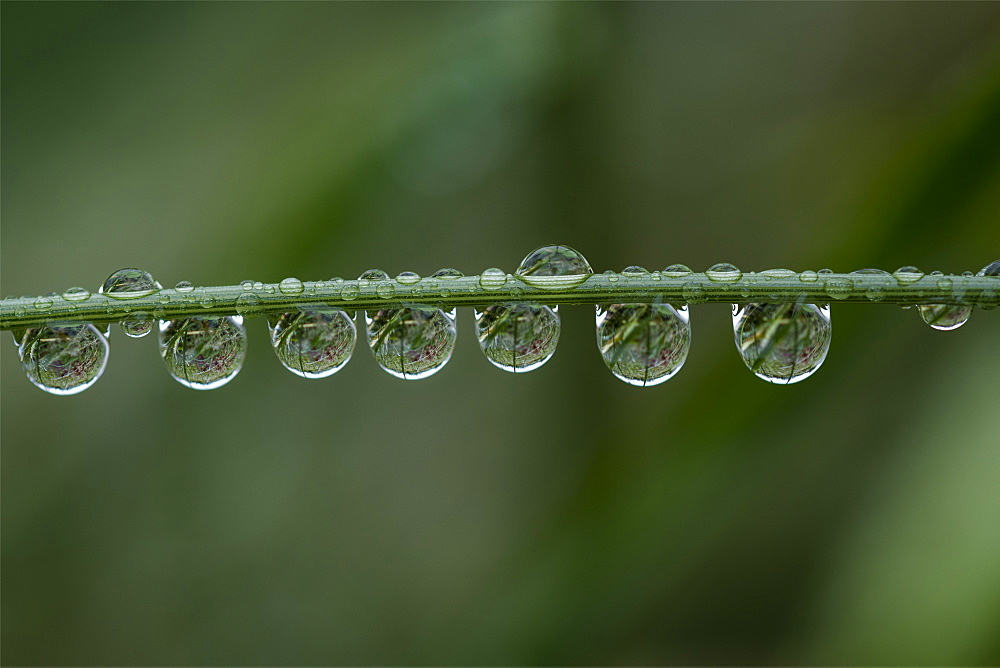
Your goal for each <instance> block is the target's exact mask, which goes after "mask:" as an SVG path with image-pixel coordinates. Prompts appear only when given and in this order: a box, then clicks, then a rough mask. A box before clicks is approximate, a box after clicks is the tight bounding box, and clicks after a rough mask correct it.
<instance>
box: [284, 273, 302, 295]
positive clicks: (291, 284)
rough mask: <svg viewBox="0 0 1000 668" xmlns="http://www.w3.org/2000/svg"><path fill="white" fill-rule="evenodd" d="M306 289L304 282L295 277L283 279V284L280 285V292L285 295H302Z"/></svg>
mask: <svg viewBox="0 0 1000 668" xmlns="http://www.w3.org/2000/svg"><path fill="white" fill-rule="evenodd" d="M304 289H305V287H304V286H303V285H302V281H300V280H299V279H297V278H293V277H289V278H286V279H283V280H282V281H281V283H278V291H279V292H281V294H283V295H300V294H302V291H303V290H304Z"/></svg>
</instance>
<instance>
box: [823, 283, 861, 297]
mask: <svg viewBox="0 0 1000 668" xmlns="http://www.w3.org/2000/svg"><path fill="white" fill-rule="evenodd" d="M823 286H824V287H825V288H826V294H828V295H830V296H831V297H833V298H834V299H845V298H846V297H848V296H849V295H850V294H851V291H853V290H854V281H852V280H851V279H849V278H828V279H827V280H826V282H824V284H823Z"/></svg>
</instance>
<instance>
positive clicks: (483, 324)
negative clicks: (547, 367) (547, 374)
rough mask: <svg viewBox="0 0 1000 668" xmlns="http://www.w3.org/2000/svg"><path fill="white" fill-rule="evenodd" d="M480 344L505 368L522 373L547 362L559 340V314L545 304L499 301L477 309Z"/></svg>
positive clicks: (495, 361)
mask: <svg viewBox="0 0 1000 668" xmlns="http://www.w3.org/2000/svg"><path fill="white" fill-rule="evenodd" d="M475 314H476V336H477V338H478V339H479V347H480V348H481V349H482V351H483V353H484V354H485V355H486V359H488V360H489V361H490V362H491V363H493V364H494V365H496V366H497V367H499V368H501V369H503V370H504V371H511V372H514V373H522V372H525V371H531V370H533V369H537V368H538V367H540V366H542V365H543V364H545V363H546V362H548V361H549V360H550V359H551V358H552V355H554V354H555V352H556V345H557V344H558V343H559V329H560V322H559V315H558V314H557V313H556V312H555V311H553V310H552V309H551V308H549V307H548V306H542V305H533V304H498V305H495V306H488V307H486V308H485V309H483V310H479V309H476V311H475Z"/></svg>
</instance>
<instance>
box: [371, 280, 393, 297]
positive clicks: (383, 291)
mask: <svg viewBox="0 0 1000 668" xmlns="http://www.w3.org/2000/svg"><path fill="white" fill-rule="evenodd" d="M375 294H377V295H378V296H379V297H381V298H382V299H389V298H391V297H392V296H393V295H394V294H396V288H395V286H393V284H392V283H389V282H385V283H379V284H378V286H377V287H376V288H375Z"/></svg>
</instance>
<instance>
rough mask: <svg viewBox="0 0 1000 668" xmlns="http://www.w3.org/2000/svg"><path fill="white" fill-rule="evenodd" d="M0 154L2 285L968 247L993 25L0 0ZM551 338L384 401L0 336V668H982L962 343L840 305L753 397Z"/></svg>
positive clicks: (588, 343)
mask: <svg viewBox="0 0 1000 668" xmlns="http://www.w3.org/2000/svg"><path fill="white" fill-rule="evenodd" d="M2 130H3V151H2V283H3V287H2V290H3V294H16V295H21V294H26V295H32V294H44V293H46V292H49V291H52V290H57V291H61V290H64V289H66V288H68V287H70V286H75V285H82V286H84V287H87V288H89V289H96V288H97V286H99V285H100V284H101V283H102V281H103V280H104V278H105V277H106V276H107V275H108V274H109V273H111V272H112V271H113V270H115V269H118V268H120V267H125V266H138V267H142V268H144V269H147V270H149V271H151V272H152V273H153V274H154V275H155V276H156V277H157V278H158V279H159V280H160V281H161V282H162V283H163V284H165V285H173V284H174V283H176V282H177V281H180V280H189V281H192V282H194V283H195V284H203V285H210V284H221V283H235V282H237V281H240V280H243V279H247V278H250V279H254V280H267V281H276V280H280V279H281V278H284V277H285V276H298V277H300V278H302V279H304V280H316V279H326V278H329V277H331V276H345V277H353V276H356V275H358V274H360V273H361V272H362V271H364V270H365V269H369V268H371V267H379V268H382V269H385V270H387V271H389V272H390V273H392V274H395V273H397V272H399V271H402V270H412V271H416V272H418V273H420V274H422V275H426V274H429V273H431V272H433V271H434V270H436V269H438V268H440V267H444V266H455V267H457V268H459V269H461V270H462V271H464V272H466V273H477V272H479V271H480V270H482V269H483V268H485V267H490V266H500V267H504V268H507V269H508V270H512V269H514V268H515V267H516V266H517V263H518V262H519V261H520V259H521V257H523V256H524V254H526V253H527V252H529V251H530V250H532V249H533V248H535V247H537V246H540V245H544V244H551V243H563V244H569V245H571V246H574V247H576V248H578V249H579V250H581V251H582V252H583V253H584V254H585V255H587V257H588V259H589V260H590V261H591V263H592V264H593V265H594V267H595V269H597V270H598V271H603V270H605V269H609V268H613V269H621V268H622V267H624V266H626V265H630V264H642V265H645V266H646V267H648V268H650V269H660V268H663V267H664V266H666V265H668V264H671V263H674V262H682V263H685V264H689V265H691V266H692V267H694V268H695V269H697V270H704V269H705V268H706V267H707V266H709V265H711V264H713V263H715V262H721V261H727V262H733V263H735V264H737V265H738V266H739V267H741V268H743V269H744V270H761V269H767V268H776V267H788V268H792V269H796V270H801V269H807V268H811V269H819V268H821V267H831V268H833V269H835V270H837V271H850V270H854V269H860V268H864V267H878V268H882V269H887V270H890V271H891V270H893V269H895V268H897V267H899V266H901V265H906V264H915V265H917V266H919V267H921V268H922V269H924V270H925V271H930V270H934V269H937V270H942V271H945V272H949V273H950V272H955V273H960V272H962V271H965V270H972V271H976V270H978V269H979V268H981V267H982V266H984V265H985V264H987V263H988V262H990V261H992V260H995V259H997V257H1000V224H998V218H1000V216H998V212H1000V4H991V3H961V4H957V5H946V4H934V3H917V4H903V5H897V4H854V3H840V4H801V5H800V4H784V3H780V4H754V5H736V4H707V5H701V4H626V5H619V4H614V5H611V4H534V3H524V4H473V5H462V4H377V5H363V4H311V3H289V4H284V3H273V4H272V3H247V4H240V3H204V4H203V3H162V4H158V3H149V4H147V3H107V4H105V3H72V4H63V3H11V2H5V3H3V6H2ZM562 315H563V335H562V341H561V343H560V347H559V351H558V352H557V353H556V356H555V357H554V358H553V360H552V361H551V362H550V363H549V364H548V365H546V366H545V367H543V368H542V369H540V370H538V371H536V372H533V373H529V374H524V375H523V376H514V375H512V374H506V373H503V372H501V371H499V370H497V369H495V368H494V367H493V366H491V365H490V364H489V363H487V361H486V360H485V358H484V357H483V356H482V354H481V353H480V351H479V350H478V346H477V344H476V342H475V338H474V336H473V335H472V331H471V330H472V314H471V313H468V312H461V313H460V314H459V334H460V337H459V342H458V346H457V349H456V352H455V355H454V358H453V360H452V361H451V363H450V364H449V365H448V366H447V367H446V368H445V369H444V370H442V371H441V372H440V373H439V374H437V375H435V376H433V377H432V378H429V379H427V380H423V381H419V382H403V381H400V380H397V379H394V378H391V377H390V376H388V375H386V374H385V373H383V372H381V371H380V370H379V369H378V368H377V367H376V365H375V363H374V361H373V360H372V358H371V356H370V354H369V353H368V352H367V351H366V350H365V349H364V348H363V347H359V348H358V350H357V352H356V354H355V359H354V360H353V361H352V362H351V363H350V364H349V365H348V366H347V367H346V368H345V369H344V370H342V371H341V372H340V373H338V374H337V375H335V376H334V377H332V378H329V379H326V380H322V381H306V380H303V379H300V378H298V377H295V376H293V375H292V374H290V373H288V372H287V371H285V370H284V369H283V368H282V367H281V366H280V365H279V363H278V361H277V359H276V358H275V356H274V355H273V353H272V352H271V351H270V350H269V349H268V343H267V338H266V328H265V326H264V323H263V322H262V321H261V320H259V319H258V320H251V321H248V326H249V330H250V352H249V356H248V359H247V362H246V365H245V368H244V370H243V371H242V373H241V374H240V376H239V377H238V378H236V379H235V380H234V381H233V382H232V383H230V384H229V385H227V386H226V387H224V388H222V389H219V390H216V391H212V392H201V393H199V392H193V391H191V390H189V389H186V388H184V387H182V386H181V385H179V384H178V383H176V382H174V381H173V380H171V379H170V378H169V376H168V375H167V373H166V371H165V368H164V367H163V364H162V362H161V361H160V360H159V359H158V358H157V357H158V356H157V352H156V344H155V340H153V339H152V338H151V337H150V338H146V339H141V340H131V339H126V338H125V337H124V336H123V335H122V334H121V332H120V331H114V332H113V333H112V337H111V344H112V354H111V358H110V362H109V366H108V368H107V372H106V373H105V375H104V377H103V378H102V380H101V381H100V382H99V383H98V384H97V385H96V386H94V387H93V388H92V389H90V390H88V391H87V392H85V393H83V394H81V395H79V396H75V397H71V398H59V397H52V396H48V395H46V394H44V393H42V392H40V391H39V390H37V389H36V388H34V387H33V386H32V385H30V384H29V383H28V382H27V380H26V379H25V378H24V377H23V375H22V373H21V371H20V368H19V364H18V361H17V356H16V353H15V350H14V347H13V346H12V345H10V344H9V343H8V344H5V346H4V349H3V350H0V353H2V355H0V367H2V368H0V377H2V378H0V382H2V403H0V407H2V541H0V544H2V660H3V662H4V663H5V664H66V663H72V664H95V663H96V664H162V663H168V664H262V663H263V664H330V663H383V664H385V663H388V664H426V663H434V664H441V663H444V664H448V663H475V664H483V663H487V664H512V663H516V664H521V663H527V664H575V663H588V664H593V663H598V664H605V663H612V664H622V663H628V664H638V663H654V664H661V663H734V662H739V663H809V664H830V663H850V664H856V663H916V664H934V663H946V664H975V663H997V662H1000V633H998V629H1000V412H998V409H1000V389H998V385H997V378H998V377H1000V354H998V346H997V341H998V340H1000V337H998V334H1000V312H998V311H992V312H985V311H977V312H976V313H974V314H973V317H972V319H971V320H970V322H969V323H968V324H967V325H966V326H965V327H963V328H961V329H960V330H957V331H954V332H946V333H944V332H937V331H933V330H931V329H930V328H929V327H926V326H925V325H924V324H923V323H922V322H921V321H920V319H919V317H918V315H917V314H916V312H914V311H912V310H909V311H906V310H901V309H899V308H897V307H895V306H864V305H857V306H848V305H834V310H833V323H834V335H833V344H832V347H831V351H830V355H829V358H828V359H827V362H826V364H825V365H824V367H823V368H822V369H821V370H820V371H819V372H818V373H817V374H816V375H815V376H813V377H812V378H810V379H809V380H807V381H806V382H804V383H801V384H798V385H794V386H790V387H776V386H772V385H769V384H767V383H764V382H762V381H760V380H758V379H756V378H755V377H754V376H753V375H752V374H750V373H749V372H748V371H747V369H746V368H745V367H744V365H743V364H742V362H741V361H740V359H739V357H738V355H737V353H736V350H735V348H734V346H733V341H732V331H731V323H730V315H729V309H728V307H727V306H726V305H723V304H714V305H713V304H708V305H699V306H696V307H693V308H692V326H693V343H692V348H691V353H690V356H689V359H688V362H687V365H686V366H685V368H684V369H683V371H682V372H681V373H680V374H679V375H678V376H677V377H676V378H674V379H672V380H670V381H669V382H667V383H666V384H664V385H662V386H658V387H655V388H651V389H637V388H633V387H629V386H626V385H625V384H623V383H621V382H619V381H617V380H615V379H614V378H613V377H612V376H611V375H610V373H608V371H607V370H606V368H605V367H604V365H603V364H602V362H601V359H600V357H599V355H598V353H597V350H596V348H595V344H594V330H593V327H594V325H593V313H592V312H591V311H590V310H588V309H586V308H564V309H563V310H562Z"/></svg>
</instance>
